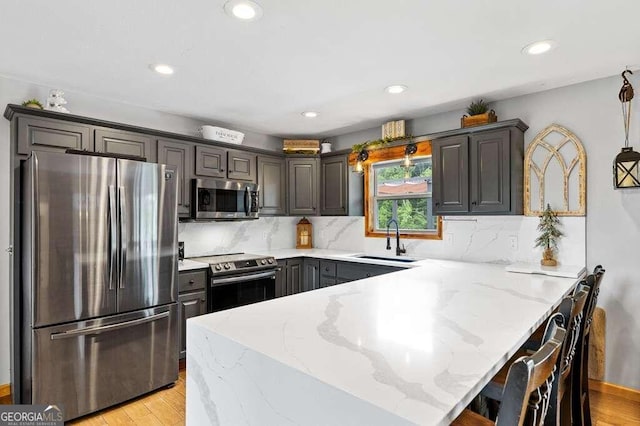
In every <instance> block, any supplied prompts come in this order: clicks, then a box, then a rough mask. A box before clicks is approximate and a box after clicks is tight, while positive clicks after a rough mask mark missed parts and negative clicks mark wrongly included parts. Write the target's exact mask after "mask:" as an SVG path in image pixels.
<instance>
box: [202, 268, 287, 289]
mask: <svg viewBox="0 0 640 426" xmlns="http://www.w3.org/2000/svg"><path fill="white" fill-rule="evenodd" d="M262 278H273V279H275V278H276V271H275V270H273V271H269V272H260V273H257V274H251V275H241V276H237V277H229V278H218V279H212V280H211V286H212V287H214V286H217V285H221V284H233V283H238V282H245V281H255V280H260V279H262Z"/></svg>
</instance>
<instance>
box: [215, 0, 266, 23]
mask: <svg viewBox="0 0 640 426" xmlns="http://www.w3.org/2000/svg"><path fill="white" fill-rule="evenodd" d="M224 11H225V12H226V13H227V15H229V16H231V17H233V18H237V19H240V20H241V21H255V20H257V19H260V17H261V16H262V8H261V7H260V5H259V4H258V3H256V2H253V1H251V0H229V1H228V2H226V3H225V4H224Z"/></svg>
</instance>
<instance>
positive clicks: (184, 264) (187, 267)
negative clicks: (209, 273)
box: [178, 259, 209, 272]
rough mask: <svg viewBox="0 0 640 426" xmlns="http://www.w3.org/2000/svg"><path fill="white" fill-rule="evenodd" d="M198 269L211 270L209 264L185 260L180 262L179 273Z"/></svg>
mask: <svg viewBox="0 0 640 426" xmlns="http://www.w3.org/2000/svg"><path fill="white" fill-rule="evenodd" d="M196 269H209V264H208V263H202V262H196V261H195V260H190V259H184V260H180V261H178V271H179V272H185V271H195V270H196Z"/></svg>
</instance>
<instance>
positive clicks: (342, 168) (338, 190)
mask: <svg viewBox="0 0 640 426" xmlns="http://www.w3.org/2000/svg"><path fill="white" fill-rule="evenodd" d="M320 167H321V178H320V184H321V188H320V214H322V215H327V216H346V215H348V214H349V207H348V206H349V200H348V194H349V175H348V158H347V156H345V155H339V156H331V157H324V158H322V160H321V161H320Z"/></svg>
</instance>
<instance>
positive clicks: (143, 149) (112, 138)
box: [95, 129, 158, 163]
mask: <svg viewBox="0 0 640 426" xmlns="http://www.w3.org/2000/svg"><path fill="white" fill-rule="evenodd" d="M95 148H96V152H105V153H109V154H121V155H134V156H136V157H144V158H146V159H147V161H148V162H150V163H155V162H156V161H157V159H158V155H157V146H156V143H155V140H154V139H152V138H151V137H150V136H146V135H143V134H140V133H130V132H121V131H119V130H109V129H96V131H95Z"/></svg>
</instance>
